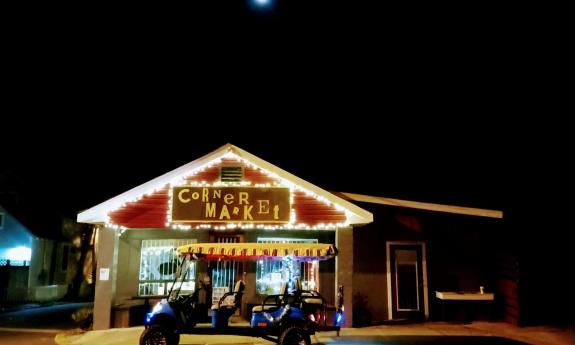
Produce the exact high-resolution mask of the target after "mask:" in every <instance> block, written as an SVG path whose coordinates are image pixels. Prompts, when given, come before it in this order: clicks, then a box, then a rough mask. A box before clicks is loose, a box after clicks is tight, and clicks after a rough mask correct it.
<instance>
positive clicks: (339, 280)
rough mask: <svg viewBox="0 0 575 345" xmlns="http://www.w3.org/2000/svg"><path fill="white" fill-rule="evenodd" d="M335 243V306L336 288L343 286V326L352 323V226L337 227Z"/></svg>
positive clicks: (349, 325) (348, 325)
mask: <svg viewBox="0 0 575 345" xmlns="http://www.w3.org/2000/svg"><path fill="white" fill-rule="evenodd" d="M335 242H336V243H335V245H336V247H337V250H338V253H337V256H336V257H335V271H336V279H335V296H336V300H335V306H336V307H337V303H338V301H337V291H338V290H337V289H338V287H339V286H340V285H343V288H344V298H343V306H344V310H345V322H344V325H343V326H344V327H351V326H352V324H353V228H352V227H347V228H338V229H337V230H336V231H335Z"/></svg>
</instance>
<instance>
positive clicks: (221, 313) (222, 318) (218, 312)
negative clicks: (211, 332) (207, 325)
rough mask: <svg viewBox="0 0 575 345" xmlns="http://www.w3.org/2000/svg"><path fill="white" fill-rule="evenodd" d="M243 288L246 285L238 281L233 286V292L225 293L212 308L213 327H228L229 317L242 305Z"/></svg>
mask: <svg viewBox="0 0 575 345" xmlns="http://www.w3.org/2000/svg"><path fill="white" fill-rule="evenodd" d="M245 287H246V283H245V282H244V281H243V280H238V281H237V282H236V285H235V286H234V291H233V292H226V293H225V294H224V295H223V296H222V298H220V300H219V302H218V303H217V304H214V305H213V306H212V325H213V327H216V328H218V327H226V326H227V325H228V320H229V318H230V316H232V315H233V314H234V313H235V312H236V310H238V308H240V307H241V305H242V297H243V295H244V289H245Z"/></svg>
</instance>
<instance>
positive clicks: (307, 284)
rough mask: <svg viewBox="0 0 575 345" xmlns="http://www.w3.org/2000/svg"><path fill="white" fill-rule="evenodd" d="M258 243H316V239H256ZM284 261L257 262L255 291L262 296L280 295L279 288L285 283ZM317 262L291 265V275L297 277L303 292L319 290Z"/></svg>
mask: <svg viewBox="0 0 575 345" xmlns="http://www.w3.org/2000/svg"><path fill="white" fill-rule="evenodd" d="M258 243H317V240H316V239H301V238H277V237H266V238H258ZM284 266H285V262H284V261H271V260H258V262H257V267H256V290H257V292H258V293H259V294H262V295H274V294H280V293H281V287H282V285H283V284H284V283H285V282H286V280H287V279H286V277H287V275H286V267H284ZM318 268H319V262H318V261H310V262H299V263H298V264H296V265H293V272H292V274H293V275H294V276H296V277H299V279H300V281H301V285H302V289H303V290H314V291H318V289H319V284H318V281H319V276H318Z"/></svg>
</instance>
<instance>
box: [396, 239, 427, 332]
mask: <svg viewBox="0 0 575 345" xmlns="http://www.w3.org/2000/svg"><path fill="white" fill-rule="evenodd" d="M423 252H424V247H423V244H419V243H418V244H415V243H414V244H394V243H388V265H389V266H388V269H389V271H388V272H389V273H390V274H388V278H390V282H391V284H389V283H388V288H389V287H391V293H390V294H389V298H391V301H390V302H391V303H388V306H389V307H390V308H391V313H390V314H391V315H389V316H390V318H392V319H409V320H414V321H422V320H424V319H425V315H426V314H427V313H426V302H427V296H425V293H426V291H425V289H424V285H425V284H424V283H425V281H426V280H427V277H425V274H426V269H425V267H424V260H423V255H424V253H423ZM389 285H391V286H389ZM389 292H390V291H389V289H388V293H389Z"/></svg>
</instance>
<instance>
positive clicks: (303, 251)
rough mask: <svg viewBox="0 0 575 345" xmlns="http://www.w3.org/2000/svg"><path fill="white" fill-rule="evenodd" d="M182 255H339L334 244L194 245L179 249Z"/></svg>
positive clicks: (300, 258) (255, 257) (252, 257)
mask: <svg viewBox="0 0 575 345" xmlns="http://www.w3.org/2000/svg"><path fill="white" fill-rule="evenodd" d="M178 252H179V253H180V254H181V255H185V254H194V255H196V256H197V257H198V258H205V259H207V260H218V259H226V260H260V259H261V260H264V259H265V260H281V259H282V258H285V257H287V256H291V257H293V258H294V259H295V260H298V261H313V260H326V259H329V258H331V257H334V256H335V255H337V249H336V248H335V246H334V245H333V244H324V243H192V244H186V245H185V246H181V247H178Z"/></svg>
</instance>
